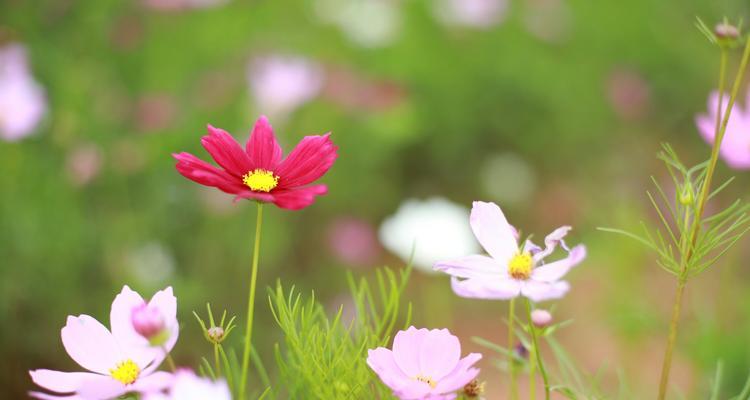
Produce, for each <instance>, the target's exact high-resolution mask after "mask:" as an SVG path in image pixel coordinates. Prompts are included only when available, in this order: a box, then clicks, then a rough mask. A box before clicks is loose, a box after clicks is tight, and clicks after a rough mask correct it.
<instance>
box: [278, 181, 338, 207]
mask: <svg viewBox="0 0 750 400" xmlns="http://www.w3.org/2000/svg"><path fill="white" fill-rule="evenodd" d="M326 193H328V187H327V186H326V185H313V186H308V187H303V188H296V189H284V190H278V191H274V192H273V198H274V199H273V203H274V204H276V205H277V206H278V207H279V208H285V209H287V210H300V209H303V208H305V207H307V206H309V205H310V204H312V203H313V202H314V201H315V196H320V195H323V194H326Z"/></svg>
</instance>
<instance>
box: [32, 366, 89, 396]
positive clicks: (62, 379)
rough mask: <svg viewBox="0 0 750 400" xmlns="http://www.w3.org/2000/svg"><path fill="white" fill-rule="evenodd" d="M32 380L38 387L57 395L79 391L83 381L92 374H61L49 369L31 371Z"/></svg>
mask: <svg viewBox="0 0 750 400" xmlns="http://www.w3.org/2000/svg"><path fill="white" fill-rule="evenodd" d="M29 374H30V375H31V380H32V381H34V383H36V384H37V385H39V386H41V387H43V388H45V389H47V390H50V391H53V392H57V393H72V392H75V391H76V390H78V387H80V385H81V381H82V380H84V379H86V378H90V377H91V375H96V374H92V373H91V372H61V371H52V370H49V369H37V370H34V371H29Z"/></svg>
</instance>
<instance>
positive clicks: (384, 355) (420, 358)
mask: <svg viewBox="0 0 750 400" xmlns="http://www.w3.org/2000/svg"><path fill="white" fill-rule="evenodd" d="M481 358H482V355H481V354H479V353H470V354H469V355H468V356H466V357H464V358H461V343H460V342H459V341H458V338H457V337H455V336H453V335H452V334H451V333H450V332H449V331H448V330H447V329H432V330H427V329H417V328H415V327H413V326H412V327H410V328H409V329H407V330H405V331H399V332H398V333H397V334H396V337H395V338H394V339H393V350H389V349H386V348H384V347H378V348H377V349H375V350H368V352H367V365H369V366H370V368H372V370H373V371H375V373H376V374H378V376H379V377H380V379H381V380H382V381H383V383H385V384H386V385H387V386H388V387H389V388H391V389H392V390H393V394H394V395H395V396H396V397H398V398H399V399H401V400H422V399H429V400H450V399H455V398H456V395H455V392H456V391H458V390H460V389H461V388H463V387H464V386H465V385H466V384H467V383H469V382H471V381H472V380H473V379H474V378H476V377H477V375H478V374H479V369H477V368H473V367H472V366H473V365H474V364H475V363H476V362H477V361H479V360H480V359H481Z"/></svg>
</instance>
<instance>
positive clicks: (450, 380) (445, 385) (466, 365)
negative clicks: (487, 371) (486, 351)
mask: <svg viewBox="0 0 750 400" xmlns="http://www.w3.org/2000/svg"><path fill="white" fill-rule="evenodd" d="M481 359H482V355H481V354H479V353H470V354H469V355H467V356H466V357H464V358H462V359H461V360H460V361H459V362H458V364H457V365H456V368H455V369H453V371H451V373H450V374H449V375H448V376H446V377H444V378H442V379H441V380H440V381H439V382H438V384H437V386H436V387H435V391H436V392H438V393H450V392H455V391H457V390H459V389H461V388H463V387H464V386H466V384H468V383H469V382H471V381H472V380H473V379H474V378H476V377H477V375H479V369H477V368H471V366H472V365H474V364H475V363H476V362H477V361H479V360H481Z"/></svg>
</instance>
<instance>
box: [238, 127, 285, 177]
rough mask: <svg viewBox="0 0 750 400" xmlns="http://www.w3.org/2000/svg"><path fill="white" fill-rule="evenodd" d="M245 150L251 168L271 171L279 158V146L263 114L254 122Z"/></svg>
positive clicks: (280, 154)
mask: <svg viewBox="0 0 750 400" xmlns="http://www.w3.org/2000/svg"><path fill="white" fill-rule="evenodd" d="M245 151H246V152H247V154H248V155H249V156H250V160H251V161H252V168H253V169H255V168H261V169H265V170H267V171H273V170H274V168H276V165H277V164H278V163H279V161H280V160H281V156H282V151H281V146H280V145H279V142H278V141H276V136H275V135H274V134H273V128H272V127H271V124H270V123H269V122H268V118H266V116H265V115H263V116H261V117H260V118H258V121H256V122H255V126H254V127H253V132H252V133H251V134H250V138H249V139H248V140H247V144H246V145H245Z"/></svg>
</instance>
